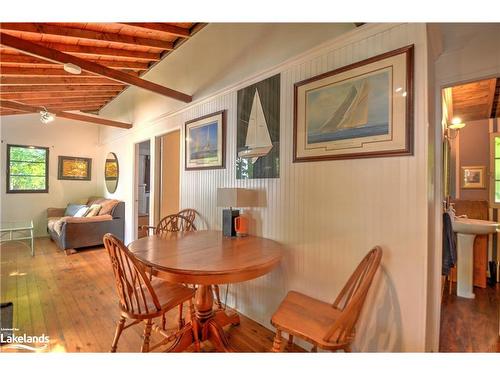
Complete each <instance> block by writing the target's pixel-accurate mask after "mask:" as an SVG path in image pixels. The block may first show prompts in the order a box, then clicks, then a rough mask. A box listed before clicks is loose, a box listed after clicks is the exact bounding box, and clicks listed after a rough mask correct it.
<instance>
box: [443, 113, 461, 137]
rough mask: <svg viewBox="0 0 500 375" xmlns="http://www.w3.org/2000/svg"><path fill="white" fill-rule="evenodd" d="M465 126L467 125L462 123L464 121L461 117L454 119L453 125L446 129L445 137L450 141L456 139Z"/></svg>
mask: <svg viewBox="0 0 500 375" xmlns="http://www.w3.org/2000/svg"><path fill="white" fill-rule="evenodd" d="M464 126H465V123H464V122H462V119H460V117H453V119H452V120H451V124H450V125H448V126H447V128H446V131H445V134H444V137H445V138H446V139H449V140H451V139H455V138H456V137H457V135H458V132H459V131H460V129H462V128H463V127H464Z"/></svg>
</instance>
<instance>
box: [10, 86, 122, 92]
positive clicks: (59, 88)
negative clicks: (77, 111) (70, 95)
mask: <svg viewBox="0 0 500 375" xmlns="http://www.w3.org/2000/svg"><path fill="white" fill-rule="evenodd" d="M125 87H126V86H124V85H53V86H49V85H29V86H22V85H11V86H9V85H5V86H0V92H2V93H18V92H72V91H85V90H88V91H117V90H118V92H120V91H121V90H123V89H124V88H125Z"/></svg>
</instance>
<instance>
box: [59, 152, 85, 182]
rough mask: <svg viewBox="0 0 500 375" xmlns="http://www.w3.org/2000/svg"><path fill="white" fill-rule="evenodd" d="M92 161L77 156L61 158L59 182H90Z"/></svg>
mask: <svg viewBox="0 0 500 375" xmlns="http://www.w3.org/2000/svg"><path fill="white" fill-rule="evenodd" d="M91 171H92V159H90V158H80V157H75V156H59V166H58V173H57V179H58V180H80V181H90V179H91Z"/></svg>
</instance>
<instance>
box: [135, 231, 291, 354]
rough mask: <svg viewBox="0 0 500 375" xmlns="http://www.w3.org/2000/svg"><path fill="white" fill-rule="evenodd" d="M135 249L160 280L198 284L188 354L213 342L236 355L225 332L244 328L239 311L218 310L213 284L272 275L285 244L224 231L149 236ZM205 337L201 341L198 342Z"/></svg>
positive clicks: (182, 344) (186, 340)
mask: <svg viewBox="0 0 500 375" xmlns="http://www.w3.org/2000/svg"><path fill="white" fill-rule="evenodd" d="M129 249H130V251H132V252H133V253H134V255H135V256H136V258H137V259H139V261H141V262H142V263H143V264H144V265H145V266H146V267H148V268H151V269H152V270H153V274H154V275H155V276H156V277H159V278H162V279H164V280H166V281H170V282H174V283H186V284H195V285H197V289H196V294H195V299H194V307H195V314H194V316H191V320H190V322H188V323H187V324H191V326H192V330H191V331H192V335H193V336H192V337H184V338H183V339H181V340H179V342H178V344H177V345H178V347H176V349H175V351H182V350H184V349H186V348H187V347H188V346H190V345H191V344H193V343H195V345H196V346H197V349H199V346H198V345H199V340H201V341H204V340H210V341H211V342H212V343H213V344H214V346H215V349H216V350H217V351H223V352H227V351H232V348H231V346H230V345H229V342H228V340H227V338H226V335H225V333H224V331H223V327H224V326H226V325H228V324H233V325H236V324H239V316H238V315H237V314H236V313H233V314H230V315H229V314H227V313H226V311H225V310H224V309H214V299H213V289H212V288H213V285H218V284H229V283H236V282H242V281H247V280H251V279H255V278H257V277H260V276H262V275H265V274H266V273H268V272H270V271H271V270H272V269H273V268H274V267H276V266H277V265H278V264H279V262H280V261H281V258H282V257H283V253H284V251H283V245H281V244H279V243H278V242H276V241H273V240H269V239H266V238H260V237H255V236H246V237H224V236H223V235H222V232H220V231H211V230H206V231H194V232H173V233H163V234H157V235H153V236H149V237H143V238H140V239H138V240H136V241H133V242H132V243H131V244H130V245H129ZM198 339H199V340H198Z"/></svg>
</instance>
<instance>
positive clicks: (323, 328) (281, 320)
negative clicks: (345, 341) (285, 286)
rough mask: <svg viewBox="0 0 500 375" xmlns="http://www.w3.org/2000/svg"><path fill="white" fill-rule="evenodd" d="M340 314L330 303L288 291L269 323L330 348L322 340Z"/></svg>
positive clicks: (328, 344)
mask: <svg viewBox="0 0 500 375" xmlns="http://www.w3.org/2000/svg"><path fill="white" fill-rule="evenodd" d="M340 313H341V312H340V311H339V310H338V309H335V308H334V307H332V305H331V304H330V303H326V302H323V301H320V300H318V299H315V298H312V297H309V296H306V295H305V294H302V293H299V292H295V291H290V292H288V294H287V295H286V297H285V299H284V300H283V302H281V305H280V306H279V308H278V310H277V311H276V312H275V313H274V315H273V317H272V319H271V323H272V324H273V325H274V326H275V327H277V328H279V329H281V330H283V331H286V332H289V333H291V334H293V335H295V336H298V337H301V338H302V339H305V340H307V341H309V342H313V343H315V344H317V345H318V346H320V347H323V348H330V347H331V346H332V344H330V343H329V342H326V341H324V340H323V338H324V336H325V334H326V333H327V331H328V329H329V328H330V327H331V326H332V324H333V323H334V322H335V320H336V319H337V318H338V317H339V315H340Z"/></svg>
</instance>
